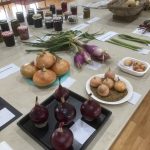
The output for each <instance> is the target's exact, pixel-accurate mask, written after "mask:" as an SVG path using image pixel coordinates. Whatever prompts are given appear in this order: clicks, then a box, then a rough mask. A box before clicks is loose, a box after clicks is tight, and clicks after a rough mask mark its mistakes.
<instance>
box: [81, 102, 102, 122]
mask: <svg viewBox="0 0 150 150" xmlns="http://www.w3.org/2000/svg"><path fill="white" fill-rule="evenodd" d="M80 111H81V114H82V116H83V118H84V119H85V120H87V121H93V120H95V119H97V118H98V117H99V116H100V114H101V106H100V105H99V104H98V103H97V102H96V101H94V100H92V99H89V100H86V101H85V102H84V103H83V104H82V105H81V107H80Z"/></svg>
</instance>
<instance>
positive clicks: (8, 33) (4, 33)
mask: <svg viewBox="0 0 150 150" xmlns="http://www.w3.org/2000/svg"><path fill="white" fill-rule="evenodd" d="M12 35H13V32H12V31H5V32H2V36H3V37H9V36H12Z"/></svg>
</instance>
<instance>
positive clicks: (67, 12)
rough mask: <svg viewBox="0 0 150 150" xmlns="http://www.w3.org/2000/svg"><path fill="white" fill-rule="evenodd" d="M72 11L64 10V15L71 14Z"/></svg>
mask: <svg viewBox="0 0 150 150" xmlns="http://www.w3.org/2000/svg"><path fill="white" fill-rule="evenodd" d="M71 14H72V13H71V12H70V11H66V12H64V15H68V16H69V15H71Z"/></svg>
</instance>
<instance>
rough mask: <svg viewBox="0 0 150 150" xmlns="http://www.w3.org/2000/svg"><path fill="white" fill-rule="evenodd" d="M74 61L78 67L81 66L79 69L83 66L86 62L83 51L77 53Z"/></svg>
mask: <svg viewBox="0 0 150 150" xmlns="http://www.w3.org/2000/svg"><path fill="white" fill-rule="evenodd" d="M74 63H75V65H76V67H77V68H79V69H81V68H82V65H83V64H84V63H85V60H84V57H83V55H82V53H80V52H78V53H76V55H75V56H74Z"/></svg>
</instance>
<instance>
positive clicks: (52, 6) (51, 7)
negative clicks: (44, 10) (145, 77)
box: [49, 5, 56, 14]
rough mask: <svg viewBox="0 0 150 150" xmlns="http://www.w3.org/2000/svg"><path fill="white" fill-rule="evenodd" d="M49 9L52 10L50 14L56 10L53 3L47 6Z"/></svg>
mask: <svg viewBox="0 0 150 150" xmlns="http://www.w3.org/2000/svg"><path fill="white" fill-rule="evenodd" d="M49 9H50V11H51V12H52V14H55V13H56V12H55V11H56V8H55V5H50V7H49Z"/></svg>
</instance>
